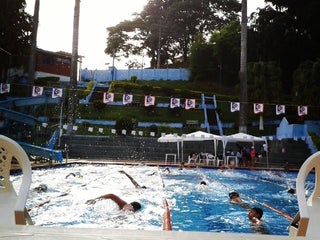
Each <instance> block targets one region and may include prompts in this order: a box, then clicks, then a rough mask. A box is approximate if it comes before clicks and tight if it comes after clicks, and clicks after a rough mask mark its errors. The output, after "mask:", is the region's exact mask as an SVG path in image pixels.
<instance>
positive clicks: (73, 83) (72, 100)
mask: <svg viewBox="0 0 320 240" xmlns="http://www.w3.org/2000/svg"><path fill="white" fill-rule="evenodd" d="M79 18H80V0H75V7H74V17H73V38H72V58H71V76H70V91H69V99H68V101H69V104H68V106H69V107H68V129H67V134H70V133H71V132H72V127H73V124H74V123H75V119H76V107H77V72H78V71H77V69H78V67H77V66H78V42H79Z"/></svg>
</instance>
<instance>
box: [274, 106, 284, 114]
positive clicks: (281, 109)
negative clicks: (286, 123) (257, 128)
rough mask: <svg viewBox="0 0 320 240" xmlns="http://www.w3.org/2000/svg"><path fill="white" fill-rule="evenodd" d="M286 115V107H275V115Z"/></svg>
mask: <svg viewBox="0 0 320 240" xmlns="http://www.w3.org/2000/svg"><path fill="white" fill-rule="evenodd" d="M285 113H286V106H285V105H276V114H277V115H280V114H285Z"/></svg>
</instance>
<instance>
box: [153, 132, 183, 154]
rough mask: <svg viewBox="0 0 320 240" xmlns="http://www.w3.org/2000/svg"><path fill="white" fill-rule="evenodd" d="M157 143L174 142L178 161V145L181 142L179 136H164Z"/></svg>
mask: <svg viewBox="0 0 320 240" xmlns="http://www.w3.org/2000/svg"><path fill="white" fill-rule="evenodd" d="M158 142H164V143H169V142H176V143H177V152H178V159H179V157H180V153H179V152H180V148H179V143H180V142H181V137H180V136H178V135H177V134H165V135H163V136H161V137H159V138H158Z"/></svg>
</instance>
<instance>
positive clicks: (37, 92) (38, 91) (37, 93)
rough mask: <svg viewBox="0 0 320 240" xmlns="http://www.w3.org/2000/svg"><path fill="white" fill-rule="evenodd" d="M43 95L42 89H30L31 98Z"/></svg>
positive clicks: (34, 87) (35, 87)
mask: <svg viewBox="0 0 320 240" xmlns="http://www.w3.org/2000/svg"><path fill="white" fill-rule="evenodd" d="M42 93H43V87H39V86H33V87H32V97H39V96H41V95H42Z"/></svg>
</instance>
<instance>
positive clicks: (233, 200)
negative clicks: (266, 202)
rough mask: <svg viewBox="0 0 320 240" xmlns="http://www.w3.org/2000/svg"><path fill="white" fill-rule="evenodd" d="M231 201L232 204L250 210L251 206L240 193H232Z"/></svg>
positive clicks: (230, 194) (230, 195)
mask: <svg viewBox="0 0 320 240" xmlns="http://www.w3.org/2000/svg"><path fill="white" fill-rule="evenodd" d="M229 200H230V202H231V203H235V204H239V205H240V206H241V207H243V208H245V209H250V206H249V204H247V203H245V202H244V201H243V200H242V199H241V198H240V196H239V193H238V192H230V193H229Z"/></svg>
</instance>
